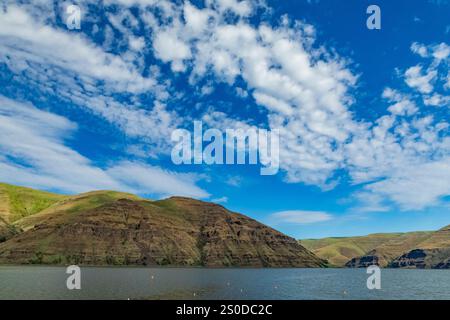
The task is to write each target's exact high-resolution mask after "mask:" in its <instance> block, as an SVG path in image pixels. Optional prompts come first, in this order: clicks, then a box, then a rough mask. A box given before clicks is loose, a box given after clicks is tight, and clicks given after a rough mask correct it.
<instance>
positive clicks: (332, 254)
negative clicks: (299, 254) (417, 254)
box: [300, 233, 402, 267]
mask: <svg viewBox="0 0 450 320" xmlns="http://www.w3.org/2000/svg"><path fill="white" fill-rule="evenodd" d="M401 235H402V233H376V234H370V235H367V236H359V237H335V238H323V239H306V240H300V244H302V245H303V246H304V247H305V248H307V249H309V250H311V251H312V252H313V253H315V254H316V255H317V256H318V257H320V258H322V259H326V260H328V261H329V262H330V263H331V264H332V265H334V266H338V267H343V266H344V265H345V263H347V262H348V261H349V260H350V259H352V258H353V257H357V256H361V255H364V254H365V253H367V252H368V251H370V250H373V249H374V248H376V247H378V246H380V245H382V244H383V243H386V242H388V241H390V240H392V239H394V238H397V237H399V236H401Z"/></svg>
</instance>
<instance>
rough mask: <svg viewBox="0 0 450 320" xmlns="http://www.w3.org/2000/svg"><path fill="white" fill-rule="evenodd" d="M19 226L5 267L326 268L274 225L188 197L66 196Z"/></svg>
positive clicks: (5, 251) (2, 259)
mask: <svg viewBox="0 0 450 320" xmlns="http://www.w3.org/2000/svg"><path fill="white" fill-rule="evenodd" d="M99 196H101V201H100V200H98V199H99ZM94 198H95V200H93V199H94ZM74 203H76V204H75V205H74ZM50 209H51V210H50ZM17 224H18V225H21V226H22V228H23V229H24V230H25V231H24V232H22V233H20V234H18V235H16V236H14V237H13V238H11V239H9V240H7V241H6V242H3V243H0V263H48V264H72V263H75V264H89V265H173V266H208V267H222V266H248V267H250V266H251V267H322V266H325V263H326V262H325V261H324V260H321V259H319V258H317V257H316V256H315V255H314V254H312V253H311V252H310V251H308V250H306V249H305V248H304V247H303V246H301V245H299V244H298V243H297V241H296V240H294V239H292V238H290V237H288V236H286V235H284V234H282V233H280V232H278V231H276V230H274V229H272V228H270V227H267V226H265V225H263V224H261V223H259V222H257V221H255V220H253V219H250V218H248V217H246V216H244V215H241V214H237V213H233V212H230V211H228V210H226V209H225V208H224V207H222V206H219V205H216V204H211V203H207V202H202V201H197V200H193V199H188V198H179V197H174V198H169V199H166V200H162V201H148V200H143V199H139V198H132V197H127V198H120V199H115V198H114V197H112V198H111V197H104V196H103V195H102V194H101V193H100V194H99V193H94V194H87V195H83V196H81V197H78V198H76V199H64V200H63V201H61V202H59V203H57V204H55V205H53V206H52V207H51V208H48V209H46V210H45V211H44V212H43V213H38V214H36V215H35V216H34V217H27V218H26V219H24V220H21V221H18V222H17Z"/></svg>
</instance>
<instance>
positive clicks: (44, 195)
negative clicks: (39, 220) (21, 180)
mask: <svg viewBox="0 0 450 320" xmlns="http://www.w3.org/2000/svg"><path fill="white" fill-rule="evenodd" d="M64 198H66V196H64V195H60V194H55V193H50V192H45V191H39V190H34V189H30V188H25V187H18V186H13V185H10V184H6V183H0V217H1V218H2V219H3V220H4V221H5V222H7V223H10V224H11V223H14V222H15V221H17V220H19V219H22V218H24V217H27V216H31V215H33V214H36V213H38V212H41V211H42V210H44V209H46V208H48V207H50V206H51V205H52V204H54V203H56V202H58V201H60V200H62V199H64Z"/></svg>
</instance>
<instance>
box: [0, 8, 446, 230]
mask: <svg viewBox="0 0 450 320" xmlns="http://www.w3.org/2000/svg"><path fill="white" fill-rule="evenodd" d="M71 4H76V5H78V6H79V7H80V8H81V29H69V28H68V27H67V25H66V19H67V15H66V8H67V6H68V5H71ZM370 4H372V3H370V2H369V1H346V2H345V4H344V3H341V2H338V1H331V0H321V1H306V0H305V1H299V0H295V1H294V0H289V1H273V0H272V1H269V0H267V1H263V0H254V1H252V0H243V1H239V0H198V1H193V0H192V1H181V0H177V1H175V0H173V1H167V0H158V1H155V0H104V1H100V2H92V1H73V2H63V1H50V0H39V1H9V0H6V1H5V2H4V3H3V4H2V5H1V6H0V181H3V182H8V183H14V184H19V185H25V186H30V187H35V188H40V189H46V190H50V191H56V192H63V193H79V192H85V191H90V190H94V189H115V190H123V191H128V192H133V193H136V194H139V195H142V196H145V197H148V198H152V199H158V198H163V197H167V196H171V195H182V196H189V197H194V198H198V199H203V200H206V201H215V202H217V203H221V204H222V205H224V206H226V207H227V208H230V209H232V210H234V211H238V212H242V213H244V214H247V215H249V216H251V217H253V218H255V219H258V220H260V221H262V222H265V223H267V224H270V225H272V226H274V227H276V228H277V229H279V230H281V231H283V232H286V233H288V234H289V235H291V236H294V237H297V238H310V237H322V236H344V235H360V234H367V233H372V232H391V231H410V230H429V229H436V228H439V227H442V226H444V225H447V224H450V203H449V200H450V136H449V131H450V129H449V113H450V71H449V62H450V41H449V39H450V19H449V15H448V12H450V3H449V2H448V1H432V0H430V1H421V2H420V3H419V2H417V3H416V2H414V3H411V2H409V1H400V0H399V1H378V3H377V4H378V5H379V7H380V9H381V30H369V29H368V28H367V27H366V20H367V18H368V14H367V13H366V9H367V7H368V6H369V5H370ZM194 121H202V122H203V126H204V127H205V128H214V129H219V130H222V131H225V130H226V129H237V128H245V129H248V128H264V129H268V130H274V129H279V130H280V170H279V172H278V174H276V175H273V176H261V175H260V170H259V169H260V168H259V167H258V166H257V165H248V164H247V165H206V164H202V165H175V164H174V163H173V162H172V161H171V158H170V154H171V149H172V147H173V142H172V141H171V139H170V137H171V134H172V132H173V131H174V130H175V129H177V128H184V129H187V130H190V131H192V130H193V122H194Z"/></svg>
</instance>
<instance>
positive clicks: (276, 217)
mask: <svg viewBox="0 0 450 320" xmlns="http://www.w3.org/2000/svg"><path fill="white" fill-rule="evenodd" d="M269 219H270V220H271V221H273V223H276V224H283V223H289V224H310V223H317V222H323V221H328V220H331V219H333V216H332V215H330V214H328V213H326V212H323V211H302V210H291V211H280V212H275V213H273V214H271V215H270V217H269Z"/></svg>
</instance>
